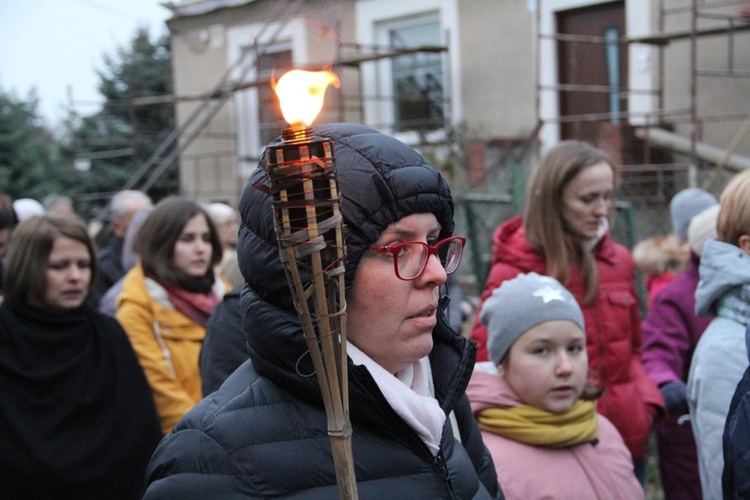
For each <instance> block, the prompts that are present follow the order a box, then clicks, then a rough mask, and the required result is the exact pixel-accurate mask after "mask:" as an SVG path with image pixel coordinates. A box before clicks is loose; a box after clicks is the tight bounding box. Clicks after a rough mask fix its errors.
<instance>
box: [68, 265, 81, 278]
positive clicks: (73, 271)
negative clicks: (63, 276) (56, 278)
mask: <svg viewBox="0 0 750 500" xmlns="http://www.w3.org/2000/svg"><path fill="white" fill-rule="evenodd" d="M82 278H83V269H81V268H80V267H78V266H77V265H76V264H71V265H70V267H69V268H68V279H69V280H70V281H78V280H80V279H82Z"/></svg>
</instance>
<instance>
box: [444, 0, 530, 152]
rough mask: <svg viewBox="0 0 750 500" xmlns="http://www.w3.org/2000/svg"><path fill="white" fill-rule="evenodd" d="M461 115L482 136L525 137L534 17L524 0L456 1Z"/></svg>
mask: <svg viewBox="0 0 750 500" xmlns="http://www.w3.org/2000/svg"><path fill="white" fill-rule="evenodd" d="M459 26H460V34H461V39H460V51H461V54H460V60H461V82H462V83H461V85H462V93H461V99H462V100H463V118H464V119H465V121H466V123H467V125H468V126H469V128H471V129H476V130H478V131H479V134H480V135H481V136H482V137H484V138H494V137H519V136H526V135H528V134H529V133H531V131H532V130H533V128H534V125H535V122H536V116H535V107H534V95H535V87H534V85H535V83H534V50H533V32H532V28H533V17H532V14H531V13H529V12H528V11H527V9H526V1H524V0H472V1H470V2H465V1H462V2H459Z"/></svg>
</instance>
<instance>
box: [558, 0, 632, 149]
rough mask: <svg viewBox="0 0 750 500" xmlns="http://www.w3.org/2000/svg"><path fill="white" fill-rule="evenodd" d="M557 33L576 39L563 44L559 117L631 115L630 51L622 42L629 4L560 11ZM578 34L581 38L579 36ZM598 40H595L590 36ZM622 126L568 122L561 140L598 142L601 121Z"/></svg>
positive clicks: (614, 121) (560, 43) (561, 132)
mask: <svg viewBox="0 0 750 500" xmlns="http://www.w3.org/2000/svg"><path fill="white" fill-rule="evenodd" d="M557 32H558V33H559V34H560V35H573V37H572V38H574V39H572V40H571V39H568V38H566V39H563V38H562V37H561V39H560V40H558V45H557V47H558V70H559V75H560V85H574V86H576V87H574V90H565V89H561V90H560V116H561V117H563V118H564V117H566V116H568V117H571V118H572V117H574V116H581V115H591V114H602V113H608V112H615V113H616V112H625V111H627V98H626V97H625V94H624V92H621V91H622V90H623V89H625V87H626V86H627V81H628V80H627V79H628V74H627V67H628V61H627V47H626V46H625V45H621V44H619V43H617V40H618V39H620V38H621V37H623V36H625V4H624V2H622V1H619V2H611V3H605V4H600V5H594V6H589V7H583V8H578V9H572V10H565V11H560V12H558V13H557ZM576 36H577V37H576ZM587 36H588V37H592V36H593V37H598V38H599V40H598V41H596V42H592V41H590V40H591V39H587V38H586V37H587ZM607 122H609V123H614V124H617V123H619V122H620V119H619V118H617V117H612V118H610V119H607V120H605V121H590V120H579V119H575V120H574V121H570V122H567V121H565V120H563V122H562V124H561V127H560V135H561V138H562V139H580V140H584V141H587V142H590V143H592V144H597V143H598V142H599V139H600V134H599V131H600V129H601V124H602V123H607Z"/></svg>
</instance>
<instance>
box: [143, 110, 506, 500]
mask: <svg viewBox="0 0 750 500" xmlns="http://www.w3.org/2000/svg"><path fill="white" fill-rule="evenodd" d="M314 134H315V135H316V136H321V137H326V138H328V139H329V140H330V141H331V143H332V144H333V149H334V152H335V157H336V166H337V170H338V180H339V183H340V193H341V197H342V200H341V214H342V216H343V220H344V236H345V240H346V249H347V252H346V253H347V255H346V266H345V289H346V303H347V318H346V321H347V325H346V331H347V333H348V345H347V351H348V366H347V370H348V384H349V391H348V396H349V417H350V420H351V427H352V435H351V441H352V449H353V461H354V464H353V466H354V467H353V468H354V471H355V474H356V485H357V490H358V494H359V497H360V498H373V499H376V498H377V499H380V498H388V497H394V496H395V497H398V498H412V499H413V498H425V499H436V498H496V497H498V495H501V493H500V491H499V487H498V484H497V478H496V475H495V472H494V465H493V463H492V459H491V458H490V456H489V454H488V453H487V450H486V448H485V447H484V445H483V443H482V439H481V434H480V432H479V429H478V427H477V424H476V422H475V420H474V419H473V417H472V415H471V409H470V407H469V403H468V399H467V398H466V395H465V393H464V390H465V388H466V385H467V383H468V380H469V378H470V376H471V373H472V368H473V365H474V358H475V355H476V353H475V347H474V345H473V344H472V343H471V342H470V341H469V340H468V339H464V338H462V337H461V336H460V335H458V334H457V333H456V332H455V331H453V330H451V329H450V327H449V326H448V323H447V322H446V321H445V315H444V313H445V307H446V305H447V304H446V302H447V301H446V300H444V299H442V298H441V296H440V286H441V285H442V284H443V283H445V281H446V279H447V276H448V274H450V273H452V272H454V271H455V270H456V267H457V266H458V264H459V262H460V259H461V253H462V250H463V245H464V239H463V238H457V237H452V232H453V227H454V224H453V201H452V198H451V194H450V190H449V188H448V185H447V183H446V182H445V180H444V179H443V178H442V177H441V176H440V174H439V173H438V172H437V171H435V170H434V169H433V168H432V167H431V166H429V165H428V164H426V163H425V160H424V159H423V158H422V157H421V156H420V155H419V154H417V153H416V152H415V151H414V150H412V149H411V148H409V147H407V146H405V145H404V144H402V143H401V142H399V141H397V140H395V139H393V138H391V137H388V136H385V135H383V134H380V133H378V132H376V131H375V130H372V129H370V128H367V127H365V126H361V125H353V124H334V125H323V126H319V127H315V128H314ZM266 162H267V158H266V156H265V155H264V157H263V158H262V159H261V165H260V166H259V168H258V169H257V170H256V171H255V173H254V174H253V175H252V177H251V178H250V181H249V182H248V184H247V186H246V188H245V192H244V193H243V196H242V200H241V202H240V212H241V215H242V227H241V229H240V244H239V247H238V254H239V260H240V268H241V269H242V272H243V275H244V276H245V279H246V287H245V290H244V292H243V296H242V300H241V307H242V311H243V316H244V325H245V332H246V336H247V343H248V348H249V353H250V361H249V362H246V363H244V364H243V365H242V366H240V368H238V369H237V370H236V371H235V372H234V373H233V374H232V375H231V376H230V377H229V379H227V381H226V382H225V383H224V384H223V386H222V387H221V388H220V389H219V390H218V391H217V392H215V393H213V394H211V395H210V396H208V397H207V398H206V399H204V400H203V401H202V402H201V403H199V404H198V405H197V406H196V407H195V408H194V409H193V410H192V411H191V412H190V413H188V415H187V416H186V417H185V418H184V419H183V420H182V421H181V422H180V423H179V424H178V425H177V426H176V427H175V429H174V431H173V432H172V433H171V434H170V435H169V436H167V437H166V438H165V439H164V440H163V441H162V443H161V444H160V446H159V448H158V449H157V451H156V453H155V455H154V457H153V458H152V461H151V464H150V466H149V471H148V473H147V480H148V482H149V483H150V485H149V487H148V491H147V493H146V498H160V499H164V498H181V499H184V498H206V497H207V496H208V495H210V496H212V497H217V498H241V497H246V498H260V497H263V498H270V497H287V498H291V497H293V498H336V496H337V487H336V475H335V472H334V467H333V461H332V457H331V444H330V442H329V436H328V433H327V424H326V413H325V411H324V405H323V401H322V397H321V391H320V389H319V387H318V382H317V381H316V377H317V376H318V375H317V373H316V370H315V368H314V366H313V363H312V361H311V355H310V352H309V350H308V345H307V343H306V341H305V337H304V334H303V331H302V327H301V325H300V320H299V318H298V315H297V313H296V312H295V307H294V305H293V302H292V296H291V294H290V293H289V286H288V284H287V280H286V276H285V271H284V267H283V264H282V261H281V259H280V257H279V249H278V247H277V235H276V232H275V229H274V221H273V210H272V203H271V197H270V195H269V194H267V193H266V192H264V191H263V190H260V189H258V188H257V187H256V185H258V184H263V183H264V182H265V181H266V170H265V168H264V167H265V163H266ZM453 416H455V419H453V418H452V417H453ZM452 421H453V422H454V424H453V425H452Z"/></svg>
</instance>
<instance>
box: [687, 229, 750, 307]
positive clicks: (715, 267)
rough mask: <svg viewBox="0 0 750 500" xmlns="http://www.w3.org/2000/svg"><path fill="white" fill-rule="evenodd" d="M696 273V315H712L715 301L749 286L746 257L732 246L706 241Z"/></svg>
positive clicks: (749, 261)
mask: <svg viewBox="0 0 750 500" xmlns="http://www.w3.org/2000/svg"><path fill="white" fill-rule="evenodd" d="M699 274H700V280H699V281H698V287H697V288H696V290H695V311H696V314H697V315H698V316H705V315H708V314H714V312H715V308H716V305H717V304H716V302H717V301H718V300H719V299H720V298H721V297H722V296H723V295H724V294H725V293H726V292H728V291H729V290H731V289H732V288H734V287H737V286H742V285H747V284H750V255H748V254H746V253H745V252H744V251H743V250H742V249H741V248H739V247H737V246H735V245H730V244H729V243H724V242H722V241H718V240H709V241H707V242H706V244H705V246H704V247H703V253H702V256H701V259H700V271H699Z"/></svg>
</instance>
